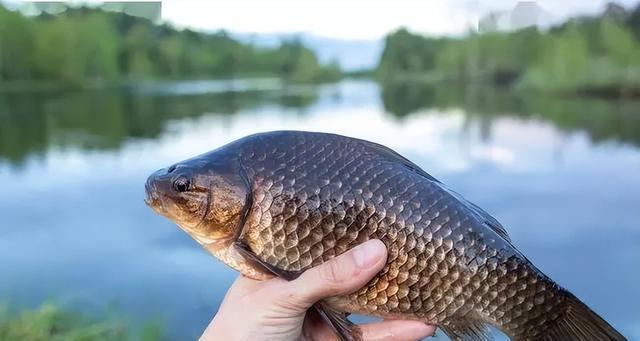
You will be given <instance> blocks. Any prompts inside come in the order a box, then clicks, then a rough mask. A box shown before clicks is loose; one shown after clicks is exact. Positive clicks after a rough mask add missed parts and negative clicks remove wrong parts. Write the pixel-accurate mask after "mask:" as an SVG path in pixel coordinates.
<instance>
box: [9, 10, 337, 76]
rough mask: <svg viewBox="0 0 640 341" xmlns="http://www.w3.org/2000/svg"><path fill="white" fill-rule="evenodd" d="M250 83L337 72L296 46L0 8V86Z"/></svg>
mask: <svg viewBox="0 0 640 341" xmlns="http://www.w3.org/2000/svg"><path fill="white" fill-rule="evenodd" d="M250 76H251V77H253V76H278V77H282V78H284V79H287V80H290V81H332V80H336V79H338V78H340V76H341V71H340V69H339V67H338V65H337V64H330V65H321V64H320V62H319V60H318V58H317V56H316V55H315V53H314V52H313V51H312V50H311V49H309V48H308V47H306V46H304V45H303V44H302V43H300V42H299V41H296V40H290V41H284V42H282V43H281V44H280V46H278V47H273V48H266V47H260V46H255V45H253V44H247V43H242V42H240V41H238V40H236V39H233V38H232V37H231V36H229V35H228V34H227V33H225V32H223V31H220V32H217V33H214V34H205V33H198V32H194V31H191V30H177V29H175V28H173V27H171V26H168V25H156V24H154V23H153V22H151V21H150V20H147V19H143V18H140V17H134V16H130V15H127V14H123V13H115V12H106V11H102V10H100V9H96V8H89V7H81V8H66V10H65V11H63V12H62V13H60V14H56V15H51V14H46V13H44V14H42V15H38V16H34V17H27V16H24V15H22V14H21V13H19V12H14V11H10V10H8V9H6V8H5V7H3V6H2V4H0V83H1V82H11V81H31V80H53V81H64V82H69V83H82V82H86V81H110V80H120V79H149V78H182V79H184V78H230V77H250Z"/></svg>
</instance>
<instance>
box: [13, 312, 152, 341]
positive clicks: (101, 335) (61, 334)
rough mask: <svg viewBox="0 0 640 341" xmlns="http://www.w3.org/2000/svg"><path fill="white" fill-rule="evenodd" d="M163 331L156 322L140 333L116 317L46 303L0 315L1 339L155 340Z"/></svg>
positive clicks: (27, 340) (73, 340)
mask: <svg viewBox="0 0 640 341" xmlns="http://www.w3.org/2000/svg"><path fill="white" fill-rule="evenodd" d="M161 339H162V335H161V332H160V329H159V327H158V326H157V325H154V324H149V325H146V326H144V327H143V328H142V330H141V331H140V335H139V336H135V335H133V334H132V333H131V332H129V331H128V330H127V329H126V328H125V327H124V326H123V324H122V323H119V322H116V321H95V320H93V319H91V318H88V317H87V316H83V315H80V314H78V313H73V312H68V311H63V310H61V309H60V308H58V307H56V306H54V305H51V304H45V305H43V306H41V307H39V308H37V309H33V310H27V311H24V312H22V313H20V314H18V315H12V316H9V314H8V313H7V312H4V313H3V314H2V316H0V340H5V341H128V340H140V341H154V340H161Z"/></svg>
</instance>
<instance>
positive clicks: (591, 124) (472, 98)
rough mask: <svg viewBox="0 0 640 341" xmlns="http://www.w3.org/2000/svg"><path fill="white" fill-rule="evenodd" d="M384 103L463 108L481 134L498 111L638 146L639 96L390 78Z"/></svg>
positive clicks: (396, 110)
mask: <svg viewBox="0 0 640 341" xmlns="http://www.w3.org/2000/svg"><path fill="white" fill-rule="evenodd" d="M382 100H383V104H384V109H385V110H386V111H387V112H389V113H391V114H393V115H395V116H398V117H405V116H407V115H410V114H412V113H415V112H418V111H420V110H423V109H435V110H443V109H454V108H460V109H462V110H463V111H464V114H465V115H466V118H467V119H468V120H477V121H479V123H480V126H481V129H482V134H483V137H488V134H490V129H491V124H492V122H493V121H494V120H495V119H496V118H499V117H504V116H509V117H518V118H521V119H539V120H543V121H546V122H550V123H552V124H553V125H554V126H556V127H558V128H560V129H562V130H566V131H572V130H583V131H585V132H587V133H588V134H589V136H590V137H591V139H592V140H593V141H596V142H599V141H604V140H609V139H614V140H618V141H621V142H627V143H632V144H634V145H636V146H640V115H638V114H637V113H638V112H640V101H632V100H628V101H611V100H605V99H594V98H585V97H571V98H563V97H557V96H551V95H542V94H531V95H528V94H525V93H516V92H513V91H510V90H509V89H506V88H495V87H491V86H474V87H467V88H464V87H460V86H456V85H452V84H438V85H432V84H426V83H417V82H414V83H395V84H394V83H391V84H383V85H382Z"/></svg>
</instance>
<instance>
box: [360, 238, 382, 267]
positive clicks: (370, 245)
mask: <svg viewBox="0 0 640 341" xmlns="http://www.w3.org/2000/svg"><path fill="white" fill-rule="evenodd" d="M383 252H384V244H382V242H381V241H379V240H369V241H367V242H365V243H363V244H360V245H358V246H357V247H356V248H354V249H353V258H354V259H355V261H356V265H357V266H358V267H360V268H368V267H370V266H372V265H373V264H375V263H376V262H377V261H378V258H380V255H381V254H382V253H383Z"/></svg>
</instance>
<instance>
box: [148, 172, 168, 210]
mask: <svg viewBox="0 0 640 341" xmlns="http://www.w3.org/2000/svg"><path fill="white" fill-rule="evenodd" d="M170 186H171V176H170V175H169V171H168V170H167V168H162V169H159V170H157V171H155V172H154V173H153V174H151V175H150V176H149V177H148V178H147V181H146V183H145V184H144V189H145V199H144V202H145V203H146V204H147V206H149V207H151V208H152V209H154V210H155V211H157V212H158V213H160V214H162V215H165V213H166V209H165V207H164V200H162V193H165V192H166V191H168V190H171V188H170Z"/></svg>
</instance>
